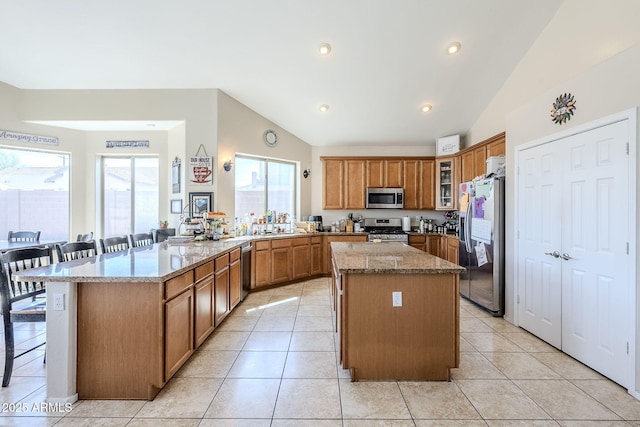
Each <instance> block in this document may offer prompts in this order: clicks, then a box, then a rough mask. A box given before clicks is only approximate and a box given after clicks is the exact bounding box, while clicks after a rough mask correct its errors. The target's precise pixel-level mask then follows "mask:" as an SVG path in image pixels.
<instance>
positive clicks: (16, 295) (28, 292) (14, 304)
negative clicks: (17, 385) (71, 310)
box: [0, 247, 53, 387]
mask: <svg viewBox="0 0 640 427" xmlns="http://www.w3.org/2000/svg"><path fill="white" fill-rule="evenodd" d="M52 263H53V249H52V248H50V247H46V248H25V249H14V250H11V251H7V252H5V253H3V254H1V255H0V296H1V298H0V300H1V301H0V307H1V309H2V317H3V320H4V348H5V350H4V351H5V362H4V376H3V377H2V387H6V386H8V385H9V381H10V380H11V373H12V372H13V360H14V359H15V358H17V357H20V356H22V355H24V354H26V353H29V352H30V351H33V350H35V349H36V348H38V347H41V346H43V345H44V344H45V342H43V343H41V344H38V345H37V346H35V347H33V348H31V349H29V350H26V351H24V352H22V353H20V354H18V355H17V356H16V355H15V342H14V336H13V322H44V321H45V320H46V299H45V298H36V296H38V295H44V294H45V293H46V288H45V284H44V282H20V281H18V280H16V279H14V274H15V273H16V272H18V271H22V270H26V269H29V268H35V267H40V266H44V265H49V264H52Z"/></svg>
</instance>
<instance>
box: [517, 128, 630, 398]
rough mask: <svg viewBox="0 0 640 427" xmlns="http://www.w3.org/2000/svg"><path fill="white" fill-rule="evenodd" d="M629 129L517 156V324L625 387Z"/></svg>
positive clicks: (601, 131)
mask: <svg viewBox="0 0 640 427" xmlns="http://www.w3.org/2000/svg"><path fill="white" fill-rule="evenodd" d="M628 126H629V124H628V121H627V120H623V121H621V122H617V123H613V124H609V125H606V126H602V127H599V128H596V129H593V130H589V131H586V132H583V133H580V134H576V135H573V136H569V137H566V138H562V139H559V140H556V141H552V142H547V143H545V144H542V145H538V146H535V147H532V148H529V149H526V150H522V151H521V152H519V156H518V160H517V162H518V166H519V177H518V188H517V191H518V196H517V199H518V206H517V208H518V210H517V216H518V260H517V263H518V265H517V270H518V277H517V278H518V283H517V285H516V286H517V291H518V298H519V304H518V311H519V313H518V318H519V323H520V326H522V327H523V328H524V329H527V330H528V331H530V332H532V333H533V334H535V335H537V336H539V337H540V338H542V339H544V340H545V341H547V342H549V343H550V344H552V345H554V346H555V347H557V348H559V349H562V351H564V352H565V353H567V354H569V355H571V356H573V357H574V358H576V359H578V360H580V361H582V362H583V363H585V364H586V365H588V366H590V367H592V368H593V369H595V370H597V371H599V372H600V373H602V374H603V375H605V376H607V377H609V378H611V379H612V380H614V381H616V382H618V383H619V384H622V385H624V386H629V382H630V378H629V372H630V371H629V369H630V367H631V365H630V360H629V359H630V357H629V354H628V345H629V340H630V333H631V326H630V324H631V322H632V321H633V319H634V318H635V313H632V312H631V310H632V309H633V307H635V306H633V305H632V304H631V302H630V301H629V299H630V296H632V295H633V292H631V291H632V290H631V288H630V287H631V286H633V285H632V283H630V278H629V276H630V273H629V270H630V269H629V267H630V263H632V260H631V259H630V256H629V254H628V251H629V246H628V242H629V230H630V224H631V223H630V221H635V218H629V214H628V213H629V188H630V184H629V164H630V163H629V155H628V146H627V143H628V138H629V128H628Z"/></svg>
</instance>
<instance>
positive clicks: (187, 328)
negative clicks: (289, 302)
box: [16, 238, 248, 403]
mask: <svg viewBox="0 0 640 427" xmlns="http://www.w3.org/2000/svg"><path fill="white" fill-rule="evenodd" d="M247 242H248V239H241V238H236V239H228V240H220V241H203V242H188V243H172V242H163V243H157V244H153V245H150V246H142V247H137V248H132V249H129V250H126V251H121V252H114V253H109V254H102V255H98V256H94V257H89V258H83V259H78V260H74V261H69V262H63V263H57V264H52V265H49V266H46V267H39V268H34V269H30V270H23V271H22V272H20V274H17V275H16V277H18V278H20V280H31V281H33V280H38V281H40V280H44V281H46V283H47V401H49V402H51V403H73V402H74V401H76V400H77V399H78V398H80V399H148V400H151V399H153V398H154V397H155V396H156V395H157V393H158V392H159V391H160V390H161V389H162V387H164V386H165V385H166V383H167V382H168V381H169V379H171V377H172V376H173V375H174V374H175V372H176V371H177V370H178V369H179V368H180V367H181V366H182V365H183V364H184V363H185V362H186V361H187V360H188V359H189V357H190V356H191V355H192V354H193V352H194V351H195V349H196V348H197V347H198V346H199V345H201V344H202V343H203V342H204V340H205V339H206V338H207V337H208V336H209V335H210V334H211V333H212V332H213V330H214V328H215V327H217V326H218V325H219V324H220V322H222V321H223V320H224V318H225V317H226V316H227V315H228V313H230V312H231V310H232V309H233V307H234V306H235V305H236V304H238V303H239V301H240V297H241V287H240V286H241V282H240V271H241V270H240V251H241V247H242V246H243V245H244V244H245V243H247Z"/></svg>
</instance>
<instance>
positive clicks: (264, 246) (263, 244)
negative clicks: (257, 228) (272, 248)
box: [254, 240, 269, 251]
mask: <svg viewBox="0 0 640 427" xmlns="http://www.w3.org/2000/svg"><path fill="white" fill-rule="evenodd" d="M254 246H255V248H256V251H266V250H268V249H269V241H268V240H261V241H259V242H256V243H255V245H254Z"/></svg>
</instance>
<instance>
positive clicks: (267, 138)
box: [262, 129, 278, 147]
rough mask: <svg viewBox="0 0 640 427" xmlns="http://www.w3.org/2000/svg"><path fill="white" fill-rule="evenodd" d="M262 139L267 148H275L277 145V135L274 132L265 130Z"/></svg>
mask: <svg viewBox="0 0 640 427" xmlns="http://www.w3.org/2000/svg"><path fill="white" fill-rule="evenodd" d="M262 139H263V140H264V143H265V144H267V146H269V147H275V146H276V145H278V135H276V132H275V131H274V130H271V129H267V130H265V131H264V133H263V134H262Z"/></svg>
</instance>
